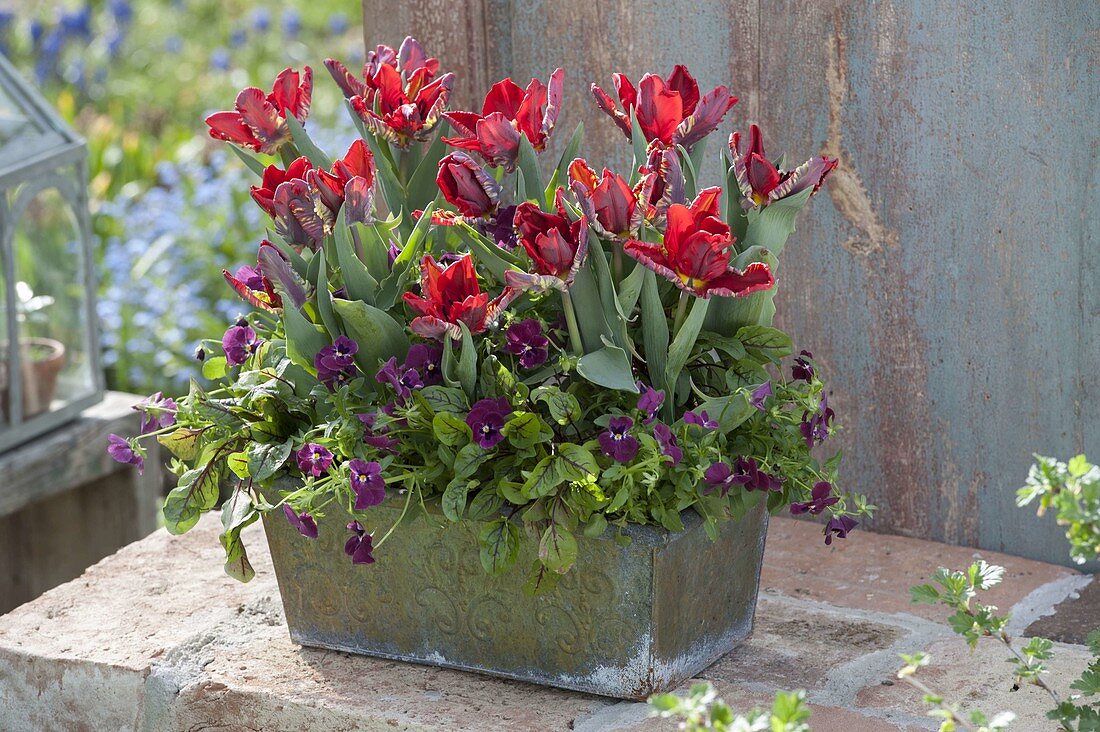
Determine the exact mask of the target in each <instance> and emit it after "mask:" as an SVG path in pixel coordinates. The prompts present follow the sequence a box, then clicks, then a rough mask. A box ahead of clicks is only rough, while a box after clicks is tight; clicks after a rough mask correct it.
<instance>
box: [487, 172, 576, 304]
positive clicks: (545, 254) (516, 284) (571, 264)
mask: <svg viewBox="0 0 1100 732" xmlns="http://www.w3.org/2000/svg"><path fill="white" fill-rule="evenodd" d="M515 228H516V231H517V232H518V233H519V241H520V243H521V244H522V245H523V248H524V249H525V250H526V251H527V255H528V256H529V257H530V258H531V264H532V265H533V269H534V272H516V271H515V270H507V271H505V273H504V281H505V282H507V283H508V286H509V287H513V288H515V289H517V290H533V291H535V292H545V291H547V290H551V289H554V290H563V291H564V290H566V289H567V288H568V287H569V286H570V285H571V284H573V278H574V276H575V275H576V274H577V270H579V269H580V268H581V265H582V264H584V258H585V256H586V255H587V254H588V220H587V218H586V217H584V216H582V217H581V218H580V219H578V220H577V221H570V220H569V217H568V216H566V215H565V205H564V203H563V201H562V189H561V188H559V189H558V193H557V213H552V214H551V213H546V212H544V211H542V210H541V209H539V207H538V206H536V205H535V204H534V203H531V202H530V201H525V202H524V203H521V204H520V205H519V206H517V207H516V215H515Z"/></svg>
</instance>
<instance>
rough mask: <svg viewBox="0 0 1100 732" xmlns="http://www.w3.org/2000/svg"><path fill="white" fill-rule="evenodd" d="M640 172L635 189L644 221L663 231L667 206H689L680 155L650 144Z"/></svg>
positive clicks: (674, 150) (671, 149)
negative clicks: (684, 204) (680, 204)
mask: <svg viewBox="0 0 1100 732" xmlns="http://www.w3.org/2000/svg"><path fill="white" fill-rule="evenodd" d="M640 172H641V174H642V178H641V180H640V181H638V183H637V184H636V185H635V186H634V194H635V196H636V197H637V199H638V206H639V208H640V209H641V211H642V218H644V219H645V221H646V222H647V223H649V224H650V225H652V226H655V227H657V228H663V227H664V225H665V213H666V212H667V211H668V207H669V206H671V205H672V204H674V203H686V198H685V193H684V170H683V168H682V167H680V154H679V153H678V152H677V151H676V149H675V148H669V147H662V146H661V145H660V144H655V145H650V146H649V156H648V158H647V160H646V164H645V165H643V166H642V167H641V168H640Z"/></svg>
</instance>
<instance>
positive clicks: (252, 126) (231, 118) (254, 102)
mask: <svg viewBox="0 0 1100 732" xmlns="http://www.w3.org/2000/svg"><path fill="white" fill-rule="evenodd" d="M312 97H313V70H312V69H310V68H309V67H308V66H306V67H305V68H304V69H303V70H302V75H301V77H299V76H298V72H297V71H294V70H293V69H289V68H287V69H283V70H282V71H281V72H280V73H279V75H278V76H276V77H275V85H274V88H273V89H272V90H271V93H270V94H265V93H264V91H263V90H262V89H257V88H256V87H254V86H250V87H248V88H247V89H242V90H241V92H240V94H238V95H237V101H236V105H235V106H236V109H235V110H234V111H232V112H215V113H214V114H212V115H210V116H209V117H207V118H206V124H207V125H209V126H210V136H211V137H213V138H214V139H215V140H225V141H227V142H232V143H233V144H235V145H240V146H241V147H246V148H249V149H252V150H256V151H257V152H262V153H267V154H269V155H273V154H275V153H276V152H278V150H279V148H280V147H282V146H283V144H284V143H286V142H288V141H289V140H290V128H289V127H287V124H286V116H287V115H288V114H289V115H291V116H293V117H294V119H296V120H298V121H299V122H300V123H302V124H305V123H306V118H307V117H309V104H310V100H311V99H312Z"/></svg>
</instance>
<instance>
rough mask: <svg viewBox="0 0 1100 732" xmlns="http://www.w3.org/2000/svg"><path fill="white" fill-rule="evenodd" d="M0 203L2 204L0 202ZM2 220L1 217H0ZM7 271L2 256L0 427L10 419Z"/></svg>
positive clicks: (0, 266)
mask: <svg viewBox="0 0 1100 732" xmlns="http://www.w3.org/2000/svg"><path fill="white" fill-rule="evenodd" d="M0 205H2V204H0ZM0 220H2V217H0ZM7 275H8V273H7V272H6V271H4V258H3V257H0V429H2V428H4V427H7V426H8V423H9V422H10V421H11V410H10V408H9V401H10V399H9V392H10V391H11V379H10V377H9V373H10V371H11V369H10V367H9V365H8V364H9V360H10V359H9V353H8V343H9V341H10V339H9V337H8V286H7V284H8V276H7Z"/></svg>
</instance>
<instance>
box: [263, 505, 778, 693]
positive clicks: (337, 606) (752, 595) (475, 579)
mask: <svg viewBox="0 0 1100 732" xmlns="http://www.w3.org/2000/svg"><path fill="white" fill-rule="evenodd" d="M401 509H402V505H401V502H400V501H399V500H397V499H394V500H392V501H391V502H388V503H386V504H383V505H381V506H378V507H377V508H374V509H371V511H370V516H371V518H372V520H373V521H375V522H376V523H375V524H373V525H372V526H376V527H379V528H380V529H382V531H384V530H385V527H388V526H390V525H391V524H392V523H393V521H395V520H397V518H398V517H399V516H400V514H401ZM346 520H347V518H346V516H344V514H343V512H341V511H336V512H334V513H331V514H329V515H327V516H325V517H324V518H322V519H321V520H320V521H319V522H318V524H319V529H320V533H319V537H318V538H317V539H315V540H309V539H305V538H303V537H301V536H299V535H298V533H297V532H296V531H295V530H294V529H293V528H292V527H291V526H290V525H289V524H288V523H287V521H286V520H284V518H283V516H282V515H281V513H280V512H274V513H271V514H267V515H265V517H264V528H265V530H266V532H267V537H268V544H269V545H270V547H271V558H272V561H273V563H274V565H275V574H276V576H277V578H278V581H279V591H280V594H281V595H282V598H283V607H284V608H285V611H286V620H287V625H288V627H289V628H290V635H291V638H292V639H293V640H294V641H295V642H297V643H301V644H303V645H307V646H318V647H321V648H331V649H335V650H341V651H350V652H352V653H363V654H366V655H371V656H381V657H383V658H393V659H397V660H401V661H410V662H413V663H424V664H429V665H433V666H445V667H448V668H457V669H462V670H467V671H479V672H482V673H488V674H492V675H495V676H503V677H506V678H513V679H521V680H524V681H534V682H537V683H540V684H549V685H551V686H560V687H563V688H566V689H576V690H578V691H586V692H591V693H595V694H602V695H605V696H614V697H621V698H630V699H645V698H646V697H647V696H649V695H650V694H652V693H654V692H657V691H661V690H664V689H669V688H673V687H675V686H677V685H679V684H680V683H681V682H683V681H686V680H687V679H690V678H691V677H692V676H693V675H695V674H697V673H699V672H700V671H702V670H703V669H705V668H707V667H708V666H709V665H710V664H712V663H714V661H716V660H717V659H718V658H720V657H721V656H723V655H725V654H726V653H728V652H729V651H730V650H732V649H733V648H734V647H736V646H737V645H738V644H739V643H740V642H741V641H742V640H743V639H744V638H746V637H747V636H748V634H749V632H750V631H751V630H752V619H753V611H754V610H755V608H756V594H757V588H758V586H759V581H760V566H761V563H762V560H763V554H764V537H765V534H766V532H767V514H766V512H765V511H764V502H763V501H760V502H758V504H757V506H756V507H755V508H752V509H750V510H749V511H748V513H747V514H746V515H745V517H744V518H743V519H742V520H741V521H739V522H735V521H729V522H725V523H724V524H722V525H721V526H720V528H719V532H720V533H719V537H718V540H717V541H715V542H712V541H710V540H709V539H708V538H707V536H706V533H705V531H704V530H703V526H702V521H701V520H700V519H699V517H698V516H697V515H696V514H695V513H694V512H685V513H684V523H685V526H686V530H685V531H682V532H679V533H670V532H668V531H667V530H664V529H660V528H654V527H650V526H631V527H628V528H627V529H626V534H627V535H628V536H630V537H631V539H632V541H631V542H630V544H628V545H627V546H620V545H619V544H618V543H617V542H616V541H615V537H614V532H613V531H612V530H611V529H608V531H607V532H605V534H604V535H603V536H602V537H599V538H596V539H591V538H587V537H578V538H577V541H578V552H577V563H576V566H574V567H573V568H572V569H571V570H570V571H569V572H568V573H566V574H565V575H564V576H563V577H561V579H560V581H559V582H558V585H557V587H556V588H555V589H554V590H553V591H551V592H549V593H546V594H543V595H539V596H530V595H527V594H525V593H524V592H523V590H522V586H523V584H524V581H525V578H526V575H527V570H528V568H529V567H530V566H531V564H532V562H533V561H535V556H534V554H535V547H534V546H533V545H532V544H531V543H529V542H525V543H524V545H523V547H522V549H521V552H520V557H519V560H518V561H517V563H516V565H515V566H513V567H512V568H511V569H510V570H508V571H507V572H505V573H504V574H502V575H501V576H499V577H492V576H490V575H488V574H486V573H485V571H484V570H483V569H482V567H481V562H480V560H479V558H478V542H477V535H478V531H479V529H480V526H479V525H478V523H477V522H473V521H465V522H461V523H457V524H454V523H451V522H449V521H447V520H446V519H445V518H444V517H443V515H442V513H440V512H439V510H438V509H437V508H436V509H434V510H433V509H429V512H428V513H426V514H425V513H421V514H420V515H418V516H415V517H412V518H411V519H410V518H407V519H406V521H405V523H404V524H403V525H402V527H401V529H400V530H398V531H396V532H394V533H393V534H392V535H391V536H390V537H389V539H387V540H386V542H385V543H384V544H383V545H382V546H380V547H379V548H378V549H377V550H376V553H375V557H376V559H377V562H376V563H375V564H372V565H370V566H369V567H361V566H355V565H353V564H352V563H351V561H350V560H349V559H348V557H347V556H345V554H344V552H343V544H344V540H345V539H346V538H347V537H348V536H349V534H348V532H347V531H346V530H345V528H344V523H345V522H346ZM376 535H377V534H376ZM684 597H692V598H705V601H700V602H691V603H685V602H684V601H683V599H684Z"/></svg>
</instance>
